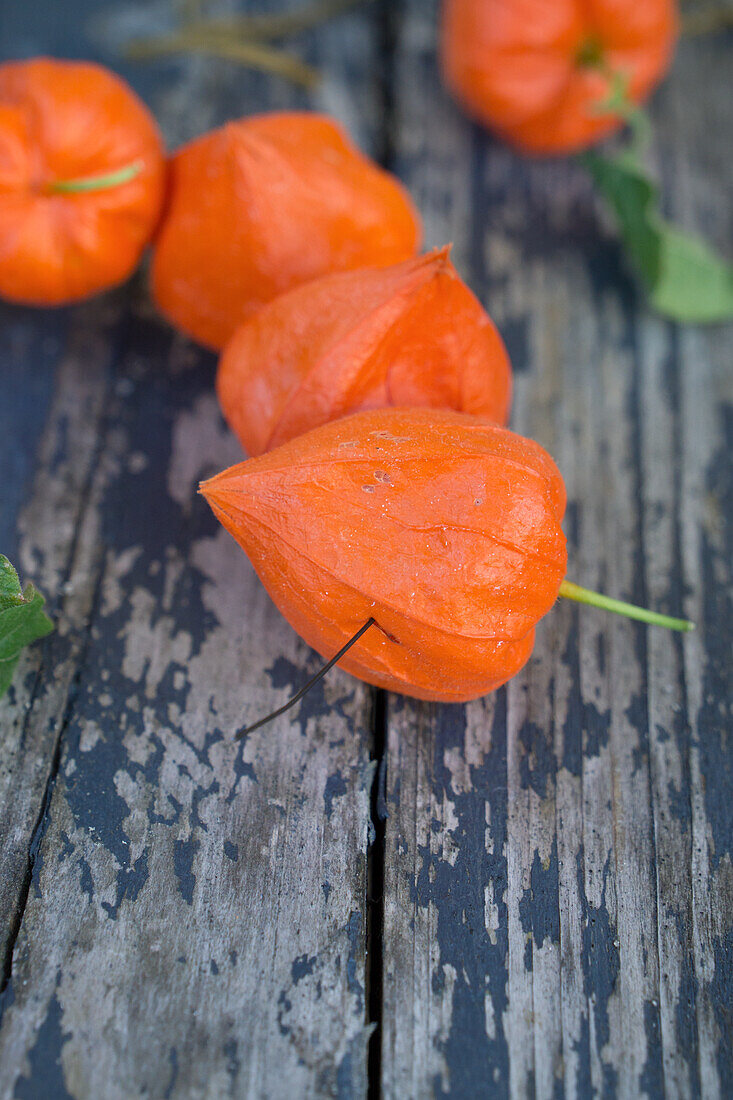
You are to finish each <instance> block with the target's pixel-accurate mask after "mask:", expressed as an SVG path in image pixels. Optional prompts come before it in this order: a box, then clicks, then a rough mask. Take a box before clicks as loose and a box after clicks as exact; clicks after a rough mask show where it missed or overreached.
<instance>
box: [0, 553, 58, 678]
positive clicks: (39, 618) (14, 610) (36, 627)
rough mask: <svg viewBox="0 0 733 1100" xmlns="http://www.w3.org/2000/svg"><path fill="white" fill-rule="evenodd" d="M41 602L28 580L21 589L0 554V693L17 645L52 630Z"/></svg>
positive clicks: (17, 652) (12, 666)
mask: <svg viewBox="0 0 733 1100" xmlns="http://www.w3.org/2000/svg"><path fill="white" fill-rule="evenodd" d="M45 602H46V601H45V600H44V598H43V596H42V595H41V593H40V592H37V591H36V589H35V588H34V587H33V585H32V584H27V585H26V586H25V589H21V587H20V580H19V579H18V574H17V573H16V571H15V569H14V568H13V566H12V565H11V564H10V562H9V561H8V559H7V558H6V557H5V555H4V554H0V696H1V695H4V693H5V692H6V691H7V689H8V687H9V686H10V681H11V680H12V678H13V672H14V670H15V666H16V665H17V663H18V657H19V656H20V651H21V649H23V647H24V646H27V645H30V644H31V642H35V641H36V640H37V639H38V638H43V637H45V635H46V634H50V632H51V631H52V630H53V623H52V622H51V620H50V619H49V617H48V615H47V614H46V613H45V611H44V610H43V605H44V603H45Z"/></svg>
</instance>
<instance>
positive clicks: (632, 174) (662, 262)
mask: <svg viewBox="0 0 733 1100" xmlns="http://www.w3.org/2000/svg"><path fill="white" fill-rule="evenodd" d="M581 161H582V163H583V164H584V165H585V167H586V168H587V169H588V171H589V172H590V174H591V176H592V177H593V180H594V182H595V184H596V187H597V188H598V190H599V191H600V193H601V195H602V196H603V198H604V199H605V200H606V202H607V203H608V205H609V207H610V208H611V210H612V211H613V214H614V216H615V218H616V221H617V223H618V227H619V231H620V234H621V238H622V240H623V242H624V245H625V247H626V250H627V252H628V254H629V256H630V258H631V260H632V261H633V263H634V264H635V266H636V268H637V270H638V272H639V274H640V276H641V278H642V280H643V282H644V283H645V285H646V287H647V290H648V292H649V299H650V302H651V304H652V306H653V307H654V308H655V309H657V310H658V311H659V312H660V313H662V314H664V315H665V316H667V317H671V318H673V319H674V320H676V321H691V322H704V321H708V322H709V321H724V320H729V319H730V318H733V264H729V263H727V262H726V261H725V260H724V259H722V258H721V257H720V256H718V255H716V253H715V252H714V251H713V250H712V249H711V248H710V247H709V245H707V244H706V243H705V242H704V241H703V240H701V239H700V238H698V237H696V236H694V235H693V234H690V233H684V232H683V231H682V230H680V229H678V228H676V226H673V225H671V224H670V223H669V222H667V221H666V220H665V219H664V218H663V217H662V216H661V214H660V213H659V190H658V188H657V186H656V185H655V183H654V182H653V181H652V180H651V179H650V178H649V176H648V174H647V173H646V172H645V170H644V168H643V166H642V164H641V162H640V160H639V159H638V157H637V155H636V153H635V151H634V149H633V148H631V149H627V150H624V151H622V152H620V153H616V154H613V155H603V154H600V153H586V154H584V156H583V157H582V158H581Z"/></svg>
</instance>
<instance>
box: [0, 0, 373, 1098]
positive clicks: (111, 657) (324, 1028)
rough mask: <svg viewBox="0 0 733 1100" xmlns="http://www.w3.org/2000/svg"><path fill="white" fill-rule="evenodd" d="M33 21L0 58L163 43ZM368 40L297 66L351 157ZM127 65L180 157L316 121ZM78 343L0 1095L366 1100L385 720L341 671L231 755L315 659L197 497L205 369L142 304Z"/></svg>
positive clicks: (47, 553)
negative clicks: (228, 135)
mask: <svg viewBox="0 0 733 1100" xmlns="http://www.w3.org/2000/svg"><path fill="white" fill-rule="evenodd" d="M273 6H276V5H273ZM263 7H264V5H263V4H258V8H259V9H262V8H263ZM21 8H22V5H17V8H16V9H15V10H11V11H10V12H9V13H6V18H7V27H8V28H9V30H8V32H7V33H6V35H5V36H4V38H3V43H2V48H3V50H4V51H7V52H8V53H12V51H13V49H14V48H17V49H18V50H23V51H25V52H31V53H32V52H50V53H53V52H56V51H58V52H65V53H73V54H74V55H77V56H78V55H79V54H80V53H83V52H84V50H85V49H86V50H87V52H88V53H89V54H90V55H91V56H94V57H96V58H98V59H101V60H106V61H108V62H110V63H112V64H115V62H116V61H117V60H118V59H117V56H116V50H117V47H118V44H119V43H120V42H121V41H123V40H124V37H125V33H127V31H126V29H125V28H126V27H127V29H128V31H129V30H130V26H131V25H132V30H134V31H135V32H139V31H146V30H148V31H152V30H155V29H156V28H157V27H158V26H159V25H160V23H159V19H160V17H161V9H160V8H159V7H157V6H155V7H152V8H151V7H149V6H148V5H140V7H139V8H137V9H131V8H130V7H129V6H128V5H120V6H119V7H118V8H116V9H115V8H112V9H106V10H104V11H103V12H102V14H101V15H99V13H98V9H97V6H96V4H93V3H90V2H88V0H83V2H79V3H78V4H77V5H75V8H76V18H75V20H72V21H71V22H72V23H73V24H74V26H73V27H72V28H71V29H69V27H68V26H67V25H66V21H60V22H59V21H55V20H53V19H50V20H48V23H47V25H45V26H43V25H36V24H35V23H34V22H33V19H32V18H29V20H28V23H27V24H25V25H24V24H23V20H22V18H21V17H20V9H21ZM67 20H68V14H67ZM19 28H20V29H22V30H23V32H24V35H21V34H20V30H19ZM79 28H81V31H80V30H79ZM372 28H373V22H370V21H369V20H365V19H364V18H363V17H362V16H358V15H357V16H353V17H351V18H349V19H347V20H344V21H343V22H342V23H339V24H338V25H334V26H333V27H332V28H329V29H328V30H327V31H324V32H323V34H322V36H321V37H320V38H319V40H318V45H317V47H316V46H314V45H313V44H312V43H313V40H309V41H310V43H311V44H310V45H309V44H308V42H305V43H304V46H305V49H306V50H310V51H311V54H312V56H313V59H314V60H316V61H320V60H324V61H327V64H328V68H329V75H328V79H327V81H326V83H325V87H324V90H323V91H322V92H321V93H319V95H320V97H321V99H320V103H321V104H322V105H327V106H328V107H329V108H330V109H331V110H336V111H337V112H338V113H340V114H341V115H342V116H343V117H344V118H345V121H346V122H347V124H351V123H352V122H353V120H355V119H359V118H361V119H363V120H364V121H363V122H362V125H361V127H360V132H359V133H358V134H357V137H359V138H361V139H362V140H363V141H364V140H374V139H375V137H376V136H377V127H376V123H377V115H376V109H375V103H376V94H377V88H376V80H375V77H374V69H375V66H374V56H373V53H372V50H373V48H374V44H375V42H376V36H375V35H374V34H373V33H372ZM12 34H14V35H15V38H12ZM85 34H88V35H89V37H88V38H85ZM71 40H73V48H70V45H69V42H70V41H71ZM15 43H17V45H15ZM117 67H119V68H123V70H124V71H125V72H126V74H127V75H128V76H129V77H131V78H132V79H133V82H134V83H136V84H137V86H138V87H140V88H141V89H142V90H143V92H144V93H145V94H147V96H148V99H149V102H150V103H151V105H152V106H153V108H154V110H155V112H156V115H157V116H158V118H159V119H160V120H161V122H162V124H163V127H164V129H165V131H166V135H167V137H168V139H169V141H171V143H173V144H175V143H176V142H178V141H181V140H184V139H186V138H189V137H191V136H193V135H195V134H196V133H197V132H199V131H200V130H202V129H204V128H206V127H207V126H210V125H214V124H216V123H218V122H220V121H224V120H225V119H227V118H229V117H232V116H233V115H236V114H237V113H244V112H249V111H252V110H254V109H263V108H266V107H270V106H285V105H293V104H303V105H304V104H305V100H304V99H303V97H302V96H301V95H300V94H299V93H296V92H293V91H292V90H290V89H289V88H287V86H285V85H283V84H279V83H278V82H276V81H271V80H270V79H268V78H266V77H261V76H256V75H252V74H246V73H245V72H244V71H243V70H242V69H240V68H238V67H236V66H234V65H219V64H217V63H216V62H210V61H203V60H201V59H189V60H183V61H173V62H166V63H165V64H164V65H163V66H162V67H161V68H159V69H158V68H155V69H154V72H153V75H152V76H151V70H150V68H148V69H145V68H143V67H140V68H134V67H130V66H127V67H126V68H125V66H124V65H123V64H118V65H117ZM8 309H9V310H10V307H8ZM10 312H12V315H13V323H14V324H19V325H21V326H25V327H23V329H22V330H23V331H24V332H29V333H30V332H33V331H34V329H33V326H34V325H37V324H40V323H41V322H39V321H38V320H37V318H38V317H39V316H40V315H39V314H36V313H34V312H33V311H15V312H13V311H12V310H10ZM65 316H66V317H67V318H68V332H66V333H64V335H63V338H62V340H61V351H60V352H59V353H57V354H58V359H59V365H58V368H57V369H56V377H55V382H54V383H53V384H50V389H51V391H52V394H53V396H52V397H49V399H48V402H47V405H48V407H47V412H46V415H45V425H44V427H43V428H42V432H41V436H42V438H41V441H40V445H39V451H38V454H39V457H38V459H37V460H33V461H32V462H30V463H29V464H28V465H29V469H28V482H27V486H26V499H25V503H24V505H23V506H22V507H21V510H20V513H19V515H18V513H17V509H16V512H15V513H13V515H12V516H11V515H9V514H6V515H4V516H3V522H4V523H6V526H7V528H8V530H11V531H12V530H14V529H15V527H16V526H17V527H18V529H19V557H20V564H21V566H22V571H23V572H24V574H25V575H26V576H28V577H32V578H33V579H34V580H36V581H37V582H38V583H39V585H40V586H42V587H43V589H44V591H45V592H46V593H47V594H48V595H49V597H50V598H51V600H52V602H53V604H54V606H55V607H56V619H57V623H58V631H57V633H56V634H55V635H54V636H52V637H51V638H49V639H48V641H47V642H46V643H45V644H44V646H43V647H36V648H34V649H33V650H32V651H30V652H29V654H28V655H27V657H25V658H24V666H23V669H21V670H19V675H18V677H17V678H16V684H15V687H14V689H13V693H12V695H10V696H9V697H8V699H7V700H5V701H4V702H3V704H2V708H3V709H2V711H1V712H0V720H2V722H3V726H2V728H3V750H4V755H3V771H2V772H0V782H1V783H2V788H1V789H0V794H1V795H2V799H3V802H2V806H3V809H2V817H1V818H0V837H1V839H2V846H1V851H2V857H1V858H2V864H1V865H0V866H1V868H2V872H3V882H4V887H3V893H2V896H1V898H0V900H1V902H2V909H1V910H0V918H1V919H2V922H3V930H4V932H5V933H6V935H7V936H8V937H9V947H10V949H11V954H10V955H9V956H8V958H7V969H8V973H7V974H6V978H8V979H9V980H8V982H7V988H6V989H5V993H4V998H3V1005H2V1009H3V1011H2V1022H1V1025H0V1066H1V1067H2V1072H1V1073H0V1095H2V1096H3V1097H4V1096H8V1097H9V1096H33V1097H41V1096H44V1097H46V1096H64V1095H69V1096H73V1097H75V1098H84V1097H96V1096H105V1097H110V1098H112V1097H130V1096H138V1095H147V1096H153V1097H155V1096H160V1097H162V1096H165V1097H220V1096H225V1095H231V1096H261V1095H267V1096H280V1095H297V1096H316V1095H318V1096H321V1095H336V1094H338V1095H341V1096H360V1095H364V1093H365V1091H366V1047H367V1042H368V1039H369V1035H370V1033H371V1029H370V1028H369V1027H368V1026H367V1024H366V1018H367V1017H366V1004H365V1001H366V988H365V987H366V973H365V958H366V949H365V937H366V920H367V903H366V871H367V865H366V860H367V847H368V842H369V835H370V818H369V796H370V790H371V785H372V780H373V771H374V766H373V764H372V763H371V761H370V752H371V748H372V743H373V736H372V692H371V691H370V690H369V689H367V688H365V687H364V686H363V685H360V684H358V683H357V682H356V681H354V680H352V679H351V678H349V677H347V676H346V675H345V674H342V673H338V672H336V673H335V674H334V675H332V676H330V677H329V678H328V681H327V682H326V683H325V685H323V686H322V687H321V688H320V689H319V690H318V691H317V692H315V693H314V694H313V695H312V696H311V697H310V698H309V700H308V701H307V702H306V703H305V704H304V705H303V706H302V707H301V708H300V710H299V712H298V713H296V714H295V715H294V716H293V715H289V716H288V717H286V718H283V719H281V720H280V721H278V722H277V723H275V724H273V725H272V726H271V727H267V728H264V729H262V730H261V731H258V732H257V733H255V734H254V735H252V736H251V737H250V738H248V740H247V741H246V742H245V744H244V745H243V746H238V745H237V744H235V743H234V742H233V740H232V735H233V733H234V732H235V731H236V730H237V729H238V728H239V727H240V726H241V725H242V724H244V723H246V722H247V721H249V720H252V719H253V718H255V717H258V716H260V715H261V714H263V713H266V712H267V711H268V710H271V709H273V708H274V707H276V706H278V705H279V704H280V703H282V702H283V701H284V700H285V699H286V698H287V697H288V696H289V694H291V693H292V691H293V690H294V688H295V687H296V686H298V685H299V684H300V683H301V682H302V680H303V679H304V678H306V677H307V675H308V674H309V673H310V672H312V671H313V670H314V669H315V668H316V667H318V664H319V661H318V659H317V658H316V657H315V656H314V655H313V654H312V653H311V652H310V651H309V650H308V649H307V647H305V646H304V645H303V644H302V643H300V642H299V640H298V639H297V638H296V636H295V635H294V634H293V633H292V631H290V629H289V628H288V627H287V625H286V624H285V623H284V622H283V621H282V620H281V618H280V617H279V615H278V614H277V612H276V611H275V609H274V608H273V606H272V605H271V603H270V601H269V600H268V598H267V597H266V595H265V594H264V592H263V590H262V589H261V587H260V585H259V583H258V582H257V580H256V577H255V576H254V573H253V571H252V570H251V568H250V567H249V565H248V564H247V562H246V560H245V558H244V556H243V555H242V553H241V551H240V550H239V549H238V548H237V546H236V545H235V544H234V542H233V541H232V540H231V539H230V538H229V537H228V536H227V535H226V534H225V533H224V532H223V531H222V530H221V529H219V528H218V526H217V524H216V522H215V521H214V519H213V517H212V516H211V515H210V514H209V512H208V510H207V508H206V506H205V503H204V502H203V500H202V499H201V498H199V497H197V496H196V485H197V482H198V480H199V478H201V477H204V476H207V475H209V474H211V473H213V472H214V471H215V470H217V469H220V468H222V467H223V466H225V465H227V464H229V463H231V462H234V461H238V460H239V459H240V458H241V457H242V456H241V452H240V450H239V447H238V445H237V444H236V442H235V441H234V440H233V438H232V436H231V435H230V434H229V433H228V431H227V430H226V429H225V427H224V425H223V422H222V419H221V416H220V414H219V412H218V408H217V405H216V400H215V398H214V395H213V385H212V383H213V370H214V359H213V357H212V356H210V355H208V354H206V353H203V352H200V351H198V350H197V349H195V348H194V347H193V346H192V345H190V344H189V343H188V342H187V341H185V340H183V339H181V338H178V337H175V336H173V335H172V334H171V333H170V332H169V330H168V329H167V328H166V326H165V325H164V323H163V322H162V321H161V320H159V319H158V318H156V317H155V315H154V312H153V311H152V309H151V307H150V305H149V303H148V301H147V298H146V295H145V292H144V286H143V282H142V280H138V281H137V282H136V283H134V284H133V285H132V286H131V287H129V288H124V289H122V290H121V291H119V292H116V293H115V294H114V295H111V296H108V297H106V298H105V299H103V300H100V301H99V302H96V303H92V304H90V305H88V306H85V307H82V308H80V309H78V310H73V311H70V312H69V313H67V314H66V315H65ZM28 339H29V340H30V337H28ZM5 365H6V366H12V367H13V369H17V368H18V363H17V362H13V363H12V364H8V363H7V362H6V364H5ZM31 368H32V364H30V363H23V364H22V369H28V370H30V369H31ZM34 446H35V444H34ZM5 876H7V877H5ZM14 918H15V919H14ZM18 922H19V928H18V927H17V923H18Z"/></svg>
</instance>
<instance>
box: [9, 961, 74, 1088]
mask: <svg viewBox="0 0 733 1100" xmlns="http://www.w3.org/2000/svg"><path fill="white" fill-rule="evenodd" d="M60 981H61V971H59V972H58V974H57V975H56V987H55V989H54V992H53V994H52V996H51V1000H50V1001H49V1003H48V1009H47V1010H46V1016H45V1019H44V1021H43V1023H42V1024H41V1026H40V1028H39V1029H38V1031H37V1033H36V1038H35V1042H34V1043H33V1046H32V1047H31V1048H30V1050H29V1051H28V1064H29V1066H30V1076H29V1077H25V1076H24V1077H19V1078H18V1080H17V1081H16V1083H15V1089H14V1092H13V1096H14V1098H15V1100H40V1098H41V1097H43V1098H44V1100H45V1098H46V1097H48V1098H49V1100H50V1098H51V1097H53V1100H73V1097H72V1096H71V1094H70V1093H69V1091H68V1089H67V1088H66V1080H65V1078H64V1070H63V1065H62V1061H61V1055H62V1050H63V1047H64V1044H65V1043H66V1042H67V1041H68V1040H69V1039H70V1038H71V1033H70V1032H67V1031H64V1030H63V1027H62V1022H61V1021H62V1013H61V1005H60V1004H59V1002H58V998H57V996H56V990H57V989H58V987H59V983H60Z"/></svg>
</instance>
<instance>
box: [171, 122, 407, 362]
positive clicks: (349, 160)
mask: <svg viewBox="0 0 733 1100" xmlns="http://www.w3.org/2000/svg"><path fill="white" fill-rule="evenodd" d="M171 174H172V184H171V199H170V205H169V209H168V212H167V216H166V219H165V221H164V223H163V226H162V228H161V232H160V235H159V239H158V241H157V246H156V250H155V256H154V261H153V270H152V286H153V295H154V298H155V301H156V303H157V304H158V306H159V308H160V309H161V310H162V312H163V313H164V314H165V315H166V316H167V317H168V318H169V319H170V320H171V322H172V323H173V324H174V325H176V326H177V327H178V328H180V329H182V330H183V331H184V332H187V333H189V334H190V335H191V336H193V337H195V338H196V339H197V340H199V341H200V342H201V343H203V344H207V345H209V346H211V347H214V348H221V347H222V346H223V345H224V344H225V343H226V341H227V340H228V339H229V337H230V336H231V335H232V333H233V332H234V330H235V329H236V328H237V326H238V325H239V324H241V323H242V321H244V320H245V319H246V318H248V317H249V316H251V314H252V313H254V312H255V310H256V309H258V308H259V307H260V306H262V305H264V303H265V302H268V301H270V300H271V299H272V298H274V297H276V296H277V295H278V294H281V293H283V292H284V291H286V290H289V289H290V288H291V287H293V286H296V285H298V284H299V283H303V282H306V281H307V280H308V279H314V278H316V277H318V276H320V275H325V274H327V273H330V272H334V271H348V270H352V269H354V268H357V267H363V266H365V265H387V264H392V263H398V262H399V261H401V260H405V259H407V258H408V257H410V256H413V255H414V254H415V252H416V250H417V248H418V247H419V243H420V226H419V219H418V216H417V214H416V212H415V209H414V207H413V205H412V203H411V201H410V199H409V196H408V195H407V192H406V191H405V190H404V189H403V188H402V186H401V185H400V184H399V183H398V182H397V180H396V179H395V178H394V177H392V176H390V175H389V173H387V172H384V171H383V170H382V169H380V168H379V167H377V165H376V164H374V163H373V162H372V161H370V160H369V159H368V158H367V157H365V156H364V155H363V154H362V153H360V152H359V151H358V150H357V149H356V148H354V146H353V145H351V144H350V142H349V141H348V140H347V138H346V136H345V135H344V133H343V131H342V130H341V129H340V128H339V127H338V126H337V125H336V124H335V123H334V122H333V121H332V120H331V119H329V118H327V117H325V116H323V115H318V114H313V113H307V112H274V113H271V114H265V115H259V116H254V117H252V118H245V119H240V120H238V121H236V122H230V123H228V124H227V125H226V126H223V127H221V128H220V129H218V130H214V131H212V132H211V133H208V134H204V135H203V136H202V137H199V138H197V139H196V140H195V141H192V142H191V143H190V144H189V145H186V146H184V148H183V149H181V150H179V152H178V153H177V154H176V155H175V156H174V157H173V159H172V171H171Z"/></svg>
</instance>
